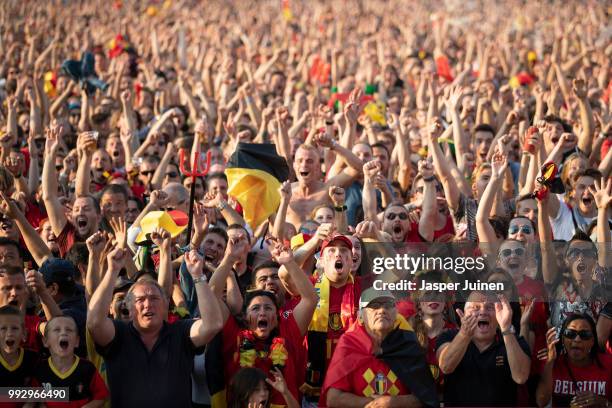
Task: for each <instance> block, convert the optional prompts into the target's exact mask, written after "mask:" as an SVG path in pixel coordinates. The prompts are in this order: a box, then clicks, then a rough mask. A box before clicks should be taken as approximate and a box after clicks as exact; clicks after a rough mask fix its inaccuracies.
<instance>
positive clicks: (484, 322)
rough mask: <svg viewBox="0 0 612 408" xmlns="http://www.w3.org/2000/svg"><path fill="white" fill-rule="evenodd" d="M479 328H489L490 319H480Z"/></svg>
mask: <svg viewBox="0 0 612 408" xmlns="http://www.w3.org/2000/svg"><path fill="white" fill-rule="evenodd" d="M478 328H479V329H481V330H486V329H488V328H489V321H488V320H479V321H478Z"/></svg>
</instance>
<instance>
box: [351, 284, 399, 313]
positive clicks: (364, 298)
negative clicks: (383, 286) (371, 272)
mask: <svg viewBox="0 0 612 408" xmlns="http://www.w3.org/2000/svg"><path fill="white" fill-rule="evenodd" d="M376 299H393V300H395V296H393V294H392V293H391V292H389V291H388V290H376V289H374V288H373V287H372V288H368V289H366V290H364V291H363V292H361V296H360V297H359V310H361V309H363V308H366V307H368V305H369V304H370V303H372V301H374V300H376Z"/></svg>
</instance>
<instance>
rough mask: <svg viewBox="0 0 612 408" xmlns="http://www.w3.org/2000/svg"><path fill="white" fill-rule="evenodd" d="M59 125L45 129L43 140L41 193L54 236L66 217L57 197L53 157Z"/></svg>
mask: <svg viewBox="0 0 612 408" xmlns="http://www.w3.org/2000/svg"><path fill="white" fill-rule="evenodd" d="M61 133H62V128H61V127H57V126H56V127H53V128H52V129H50V130H47V132H46V136H47V140H46V142H45V156H44V164H43V171H42V193H43V201H44V203H45V208H46V209H47V215H48V216H49V222H50V223H51V227H52V228H53V233H54V234H55V236H59V235H60V234H61V233H62V230H63V229H64V227H65V226H66V223H67V222H68V219H67V218H66V214H65V213H64V207H63V206H62V204H61V203H60V201H59V199H58V197H57V179H58V177H57V170H56V169H55V157H56V156H57V150H58V149H59V135H60V134H61Z"/></svg>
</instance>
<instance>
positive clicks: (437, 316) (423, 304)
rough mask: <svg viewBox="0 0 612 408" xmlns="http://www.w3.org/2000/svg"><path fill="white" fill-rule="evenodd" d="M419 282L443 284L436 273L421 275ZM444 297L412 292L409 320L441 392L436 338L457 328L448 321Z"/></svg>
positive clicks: (443, 295)
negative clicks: (413, 308) (411, 313)
mask: <svg viewBox="0 0 612 408" xmlns="http://www.w3.org/2000/svg"><path fill="white" fill-rule="evenodd" d="M419 280H420V281H423V280H425V281H427V282H428V283H445V282H444V279H442V277H441V275H440V274H438V273H436V272H433V273H426V274H424V275H421V277H420V278H419ZM420 286H421V283H420V282H419V284H418V287H420ZM445 297H446V295H445V293H443V292H440V291H436V290H418V291H415V292H413V300H414V304H415V307H416V313H415V314H414V316H412V318H411V319H410V324H411V325H412V327H413V328H414V332H415V334H416V337H417V340H418V341H419V344H420V345H421V347H422V348H423V349H424V350H425V352H426V358H427V364H429V368H430V370H431V374H432V376H433V378H434V380H435V381H436V384H437V385H438V390H439V391H441V390H442V389H441V385H442V372H441V371H440V368H439V367H438V359H437V358H436V341H437V339H438V336H440V334H442V333H443V332H445V331H446V330H449V329H456V328H457V325H456V324H454V323H453V322H451V321H450V320H449V317H448V313H447V302H446V299H445ZM449 304H451V303H449Z"/></svg>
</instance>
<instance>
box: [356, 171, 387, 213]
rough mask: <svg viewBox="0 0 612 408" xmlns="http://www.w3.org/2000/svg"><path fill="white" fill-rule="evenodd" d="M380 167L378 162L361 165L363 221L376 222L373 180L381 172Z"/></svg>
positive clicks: (376, 210)
mask: <svg viewBox="0 0 612 408" xmlns="http://www.w3.org/2000/svg"><path fill="white" fill-rule="evenodd" d="M381 168H382V165H381V163H380V161H378V160H372V161H369V162H367V163H366V164H364V165H363V191H362V193H361V200H362V206H363V214H364V217H363V218H364V220H369V221H374V222H376V220H377V219H376V214H378V206H377V204H376V189H375V188H374V178H375V177H376V175H377V174H379V173H380V172H381Z"/></svg>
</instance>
